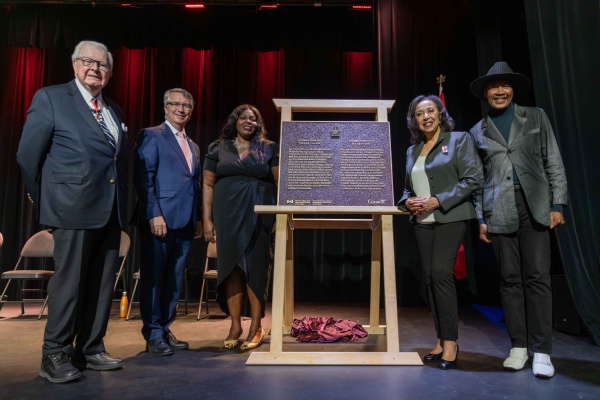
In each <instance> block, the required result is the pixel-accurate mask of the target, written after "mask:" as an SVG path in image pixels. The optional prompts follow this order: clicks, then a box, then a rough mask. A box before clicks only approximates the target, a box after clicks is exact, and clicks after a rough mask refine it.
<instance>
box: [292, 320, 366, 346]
mask: <svg viewBox="0 0 600 400" xmlns="http://www.w3.org/2000/svg"><path fill="white" fill-rule="evenodd" d="M290 334H291V335H292V336H294V337H295V338H296V340H297V341H299V342H313V343H325V342H354V341H356V340H358V338H364V337H367V335H368V333H367V331H365V330H364V328H363V327H362V325H359V324H357V323H356V322H352V321H349V320H347V319H333V318H326V317H304V318H302V319H294V322H293V323H292V330H291V331H290Z"/></svg>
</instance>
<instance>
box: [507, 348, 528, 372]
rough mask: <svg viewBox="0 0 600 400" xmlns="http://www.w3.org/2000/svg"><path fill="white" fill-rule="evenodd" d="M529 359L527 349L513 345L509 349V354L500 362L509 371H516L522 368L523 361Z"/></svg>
mask: <svg viewBox="0 0 600 400" xmlns="http://www.w3.org/2000/svg"><path fill="white" fill-rule="evenodd" d="M528 359H529V354H528V353H527V349H526V348H525V347H513V348H512V349H510V354H509V355H508V357H507V358H506V360H504V363H502V366H503V367H504V369H507V370H510V371H518V370H520V369H523V367H524V366H525V363H526V362H527V360H528Z"/></svg>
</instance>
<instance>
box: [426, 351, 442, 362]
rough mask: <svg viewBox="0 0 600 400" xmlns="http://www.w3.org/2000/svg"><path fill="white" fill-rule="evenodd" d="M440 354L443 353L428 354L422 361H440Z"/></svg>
mask: <svg viewBox="0 0 600 400" xmlns="http://www.w3.org/2000/svg"><path fill="white" fill-rule="evenodd" d="M442 354H444V352H443V351H440V352H439V353H437V354H433V353H429V354H427V355H426V356H425V357H423V361H425V362H432V361H440V360H441V359H442Z"/></svg>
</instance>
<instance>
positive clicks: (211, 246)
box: [197, 242, 217, 321]
mask: <svg viewBox="0 0 600 400" xmlns="http://www.w3.org/2000/svg"><path fill="white" fill-rule="evenodd" d="M211 258H212V259H214V260H216V258H217V245H216V243H211V242H208V246H207V247H206V263H205V264H204V273H203V274H202V289H201V290H200V304H198V319H197V320H198V321H199V320H200V314H201V313H202V300H203V299H204V288H205V287H206V289H207V290H206V316H205V317H204V318H208V317H209V316H210V313H209V310H208V300H209V299H208V292H209V290H208V287H207V282H206V281H208V280H212V281H215V282H216V280H217V270H216V269H208V264H209V260H210V259H211ZM211 300H213V299H211Z"/></svg>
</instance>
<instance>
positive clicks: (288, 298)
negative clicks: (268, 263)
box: [283, 215, 294, 334]
mask: <svg viewBox="0 0 600 400" xmlns="http://www.w3.org/2000/svg"><path fill="white" fill-rule="evenodd" d="M290 218H292V216H291V215H290V216H288V222H289V219H290ZM286 232H287V242H286V259H285V293H284V296H285V300H284V303H283V306H284V310H283V311H284V314H283V333H284V334H288V333H290V330H291V329H292V322H293V319H294V231H293V230H292V228H290V224H289V223H288V224H287V225H286Z"/></svg>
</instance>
